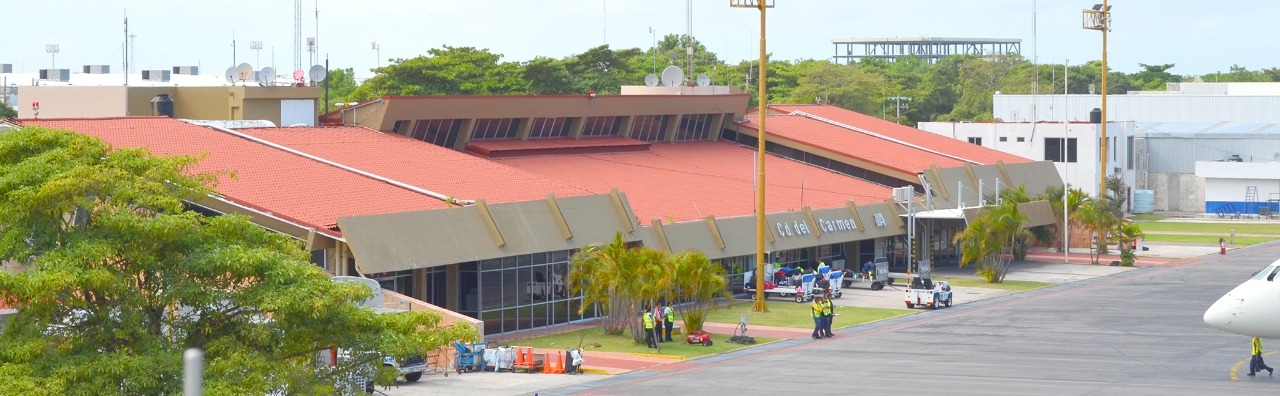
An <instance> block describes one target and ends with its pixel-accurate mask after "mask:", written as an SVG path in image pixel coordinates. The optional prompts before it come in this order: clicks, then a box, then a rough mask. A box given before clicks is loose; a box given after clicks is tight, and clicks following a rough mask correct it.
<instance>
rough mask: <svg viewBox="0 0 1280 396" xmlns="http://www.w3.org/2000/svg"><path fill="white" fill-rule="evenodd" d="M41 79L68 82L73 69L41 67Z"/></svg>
mask: <svg viewBox="0 0 1280 396" xmlns="http://www.w3.org/2000/svg"><path fill="white" fill-rule="evenodd" d="M40 79H41V80H47V81H61V82H67V81H70V80H71V69H40Z"/></svg>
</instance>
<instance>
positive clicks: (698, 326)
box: [668, 252, 732, 331]
mask: <svg viewBox="0 0 1280 396" xmlns="http://www.w3.org/2000/svg"><path fill="white" fill-rule="evenodd" d="M670 264H671V266H670V268H671V270H670V271H668V274H671V277H672V278H674V280H675V281H674V282H673V284H674V285H675V287H674V288H673V289H672V292H673V293H672V297H674V299H668V301H673V300H679V301H681V302H684V303H686V304H683V305H681V306H680V317H681V319H683V320H684V326H685V331H694V330H702V324H703V322H704V321H705V320H706V317H707V314H708V313H709V312H711V310H712V309H715V308H716V307H717V306H719V301H720V299H721V298H732V295H731V294H729V290H728V289H727V288H726V287H725V286H726V285H728V283H729V280H728V279H726V278H725V271H724V267H723V266H720V265H718V264H715V263H712V262H711V259H710V258H707V255H706V254H704V253H702V252H684V253H680V254H677V255H674V256H672V257H671V261H670Z"/></svg>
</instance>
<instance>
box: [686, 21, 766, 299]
mask: <svg viewBox="0 0 1280 396" xmlns="http://www.w3.org/2000/svg"><path fill="white" fill-rule="evenodd" d="M729 7H735V8H755V9H758V10H760V88H759V90H760V100H759V102H760V105H759V107H758V108H757V110H756V112H757V113H758V114H757V115H758V116H759V120H758V121H757V124H758V128H759V129H758V130H756V137H757V142H756V302H755V304H754V305H752V307H751V310H752V311H753V312H769V307H768V306H767V305H765V303H764V261H765V256H764V232H765V228H764V227H765V222H764V214H765V212H764V149H765V138H764V134H765V127H764V119H765V113H766V112H767V111H768V107H767V105H766V99H767V98H768V96H767V95H765V81H764V79H765V67H766V66H765V65H766V64H767V63H768V59H766V55H765V48H766V47H765V33H764V30H765V29H764V28H765V9H766V8H773V0H729ZM690 39H692V37H690Z"/></svg>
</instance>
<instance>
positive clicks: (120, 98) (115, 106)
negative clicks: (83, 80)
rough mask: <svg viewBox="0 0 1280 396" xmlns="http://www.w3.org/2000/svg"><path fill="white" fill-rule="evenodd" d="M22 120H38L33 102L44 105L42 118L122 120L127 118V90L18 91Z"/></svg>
mask: <svg viewBox="0 0 1280 396" xmlns="http://www.w3.org/2000/svg"><path fill="white" fill-rule="evenodd" d="M18 97H19V98H22V102H23V103H19V104H18V108H17V109H16V110H18V118H36V114H35V111H33V110H32V109H31V103H32V102H40V115H39V118H94V117H120V116H123V115H124V114H125V87H69V86H29V87H18Z"/></svg>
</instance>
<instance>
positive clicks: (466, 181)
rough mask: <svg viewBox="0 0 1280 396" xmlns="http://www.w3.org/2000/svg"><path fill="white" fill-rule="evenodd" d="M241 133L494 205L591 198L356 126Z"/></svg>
mask: <svg viewBox="0 0 1280 396" xmlns="http://www.w3.org/2000/svg"><path fill="white" fill-rule="evenodd" d="M239 131H240V132H242V133H245V134H248V135H252V136H254V137H258V138H261V139H264V140H267V141H270V142H272V143H276V144H279V145H282V146H286V147H289V148H292V149H295V150H298V151H301V152H305V153H307V154H311V155H315V156H318V157H322V158H325V159H328V160H331V161H334V162H337V163H340V164H343V165H346V166H350V167H353V168H356V169H359V170H361V171H365V172H369V173H373V174H376V175H379V176H383V177H386V178H390V179H392V180H396V181H399V182H402V183H407V184H410V185H413V186H416V187H419V188H422V189H425V190H429V191H433V192H437V193H440V194H444V195H447V196H450V197H454V198H457V199H461V200H475V199H481V198H483V199H485V200H486V201H488V202H490V203H499V202H518V201H530V200H537V199H542V198H543V197H545V196H546V195H547V193H554V194H556V196H557V197H574V196H582V195H590V194H591V193H590V192H588V191H586V190H583V189H580V188H576V187H573V186H571V185H569V184H566V183H563V182H561V181H558V180H552V179H549V178H545V177H540V176H538V175H535V174H532V173H528V172H525V171H521V170H519V169H515V168H512V167H509V166H506V165H502V164H500V163H496V162H493V161H490V160H487V159H484V158H480V157H476V156H474V155H470V154H467V153H462V152H458V151H454V150H451V149H448V148H444V147H440V146H436V145H434V144H430V143H426V142H423V141H420V140H416V139H412V138H408V137H405V136H402V135H397V134H394V133H383V132H378V131H375V130H372V129H368V128H364V127H357V126H340V127H291V128H243V129H239Z"/></svg>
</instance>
